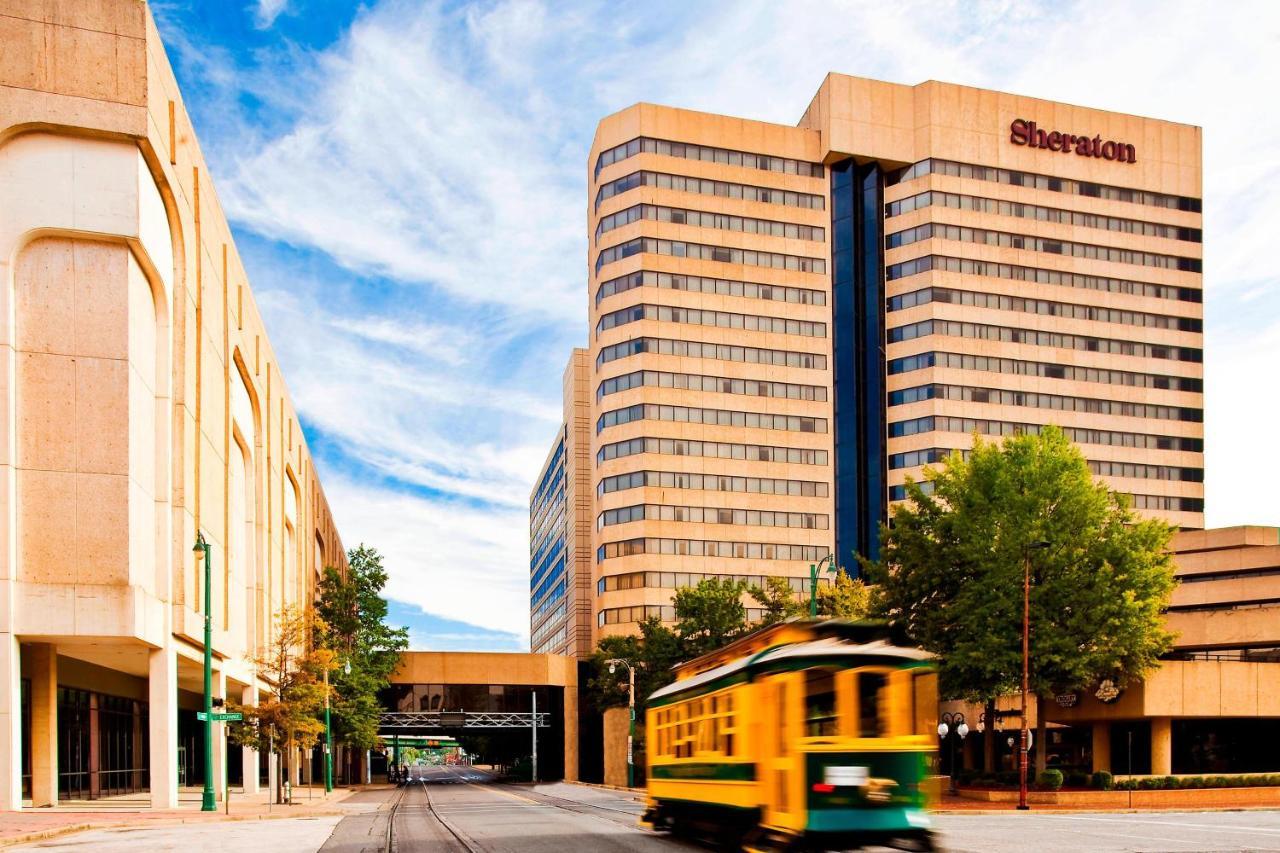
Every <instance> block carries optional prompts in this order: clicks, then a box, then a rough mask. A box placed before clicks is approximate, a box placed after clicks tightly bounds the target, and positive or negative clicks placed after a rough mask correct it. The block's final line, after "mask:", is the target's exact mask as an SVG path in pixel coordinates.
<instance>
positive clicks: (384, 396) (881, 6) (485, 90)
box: [152, 0, 1280, 650]
mask: <svg viewBox="0 0 1280 853" xmlns="http://www.w3.org/2000/svg"><path fill="white" fill-rule="evenodd" d="M152 8H153V11H154V13H155V16H156V19H157V23H158V25H159V28H160V32H161V35H162V36H163V38H164V40H165V43H166V45H167V47H168V51H169V56H170V60H171V61H172V63H173V65H174V69H175V71H176V73H177V76H178V81H179V83H180V85H181V87H182V90H183V96H184V98H185V100H186V103H187V109H188V111H189V112H190V113H191V116H192V118H193V120H194V123H195V127H196V131H197V135H198V137H199V139H200V141H201V145H202V147H203V149H204V153H205V156H206V159H207V160H208V162H209V164H210V168H211V171H212V175H213V179H214V183H215V185H216V187H217V189H218V193H219V196H220V198H221V201H222V203H223V206H224V208H225V209H226V212H227V215H228V217H229V218H230V220H231V224H232V228H233V230H234V232H235V235H236V241H237V244H238V246H239V249H240V252H241V255H242V257H243V259H244V263H245V267H246V269H247V271H248V274H249V278H250V283H251V286H252V288H253V290H254V293H255V294H256V296H257V300H258V304H259V306H260V308H261V311H262V314H263V317H264V318H265V321H266V325H267V329H268V332H269V334H270V336H271V340H272V344H273V346H274V348H275V351H276V352H277V354H278V356H279V358H280V361H281V367H282V370H283V374H284V377H285V380H286V382H287V384H288V386H289V389H290V392H291V393H292V396H293V399H294V401H295V403H296V404H297V406H298V409H299V411H300V415H301V419H302V424H303V428H304V430H305V432H306V436H307V440H308V443H309V445H310V447H311V449H312V451H313V454H314V456H315V457H316V460H317V469H318V471H319V474H320V477H321V482H322V484H323V486H324V488H325V492H326V494H327V496H328V498H329V503H330V505H331V507H332V509H333V512H334V515H335V516H336V520H337V524H338V529H339V531H340V532H341V535H342V537H343V540H344V543H345V544H346V545H347V546H348V547H352V546H354V545H356V544H358V543H361V542H363V543H366V544H369V545H372V546H374V547H376V548H378V549H379V550H380V551H381V552H382V554H383V555H384V557H385V558H386V565H387V568H388V571H389V572H390V576H391V579H390V581H389V583H388V586H387V590H386V592H387V594H388V596H389V597H390V598H391V600H392V611H391V615H392V618H393V620H395V621H397V623H398V624H405V625H408V626H409V628H410V632H411V643H412V646H413V647H414V648H424V649H427V648H429V649H479V650H520V649H526V648H527V645H528V631H529V625H528V496H529V492H530V490H531V488H532V485H533V480H534V478H535V477H536V476H537V474H538V471H539V469H540V467H541V465H542V463H543V461H544V459H545V457H546V454H547V451H548V450H549V448H550V445H551V441H552V439H553V437H554V435H555V431H556V429H557V428H558V426H559V423H560V411H561V408H560V384H561V375H562V372H563V370H564V367H565V364H566V361H567V359H568V356H569V350H570V348H571V347H573V346H585V345H586V343H587V340H586V338H587V327H586V315H587V290H586V282H587V266H586V265H587V254H586V253H587V235H586V227H585V226H586V217H587V197H586V178H587V151H588V149H589V147H590V144H591V138H592V135H593V133H594V130H595V125H596V123H597V122H598V121H599V120H600V119H601V118H602V117H603V116H606V115H608V114H610V113H613V112H616V111H618V110H620V109H623V108H625V107H627V106H629V105H631V104H633V103H635V102H637V101H649V102H654V103H662V104H669V105H672V106H679V107H686V108H690V109H697V110H705V111H710V112H717V113H725V114H730V115H737V116H743V117H746V118H751V119H758V120H762V121H772V122H779V123H784V124H794V123H795V122H796V121H798V120H799V118H800V116H801V114H802V113H803V112H804V110H805V108H806V107H807V106H808V104H809V101H810V99H811V98H812V96H813V94H814V92H816V90H817V89H818V87H819V85H820V84H821V83H822V79H823V77H824V76H825V75H826V73H827V72H828V71H837V72H841V73H846V74H853V75H858V76H864V77H874V78H879V79H883V80H890V81H893V82H899V83H908V84H914V83H919V82H922V81H924V80H930V79H934V80H944V81H947V82H953V83H960V84H965V85H972V86H980V87H984V88H991V89H999V90H1002V91H1008V92H1014V93H1018V94H1026V95H1032V96H1035V97H1040V98H1046V99H1049V100H1056V101H1065V102H1068V103H1076V104H1083V105H1086V106H1090V107H1095V108H1099V109H1109V110H1116V111H1120V112H1126V113H1135V114H1138V115H1148V116H1155V117H1158V118H1162V119H1167V120H1171V121H1179V122H1185V123H1188V124H1195V125H1199V126H1201V127H1203V128H1204V200H1205V203H1204V220H1205V221H1204V232H1205V237H1204V241H1205V258H1206V261H1205V275H1204V283H1205V290H1206V300H1205V314H1206V344H1205V346H1206V355H1205V376H1206V381H1205V396H1206V403H1205V405H1206V409H1207V412H1206V426H1205V429H1206V468H1207V472H1206V521H1207V523H1208V524H1209V525H1210V526H1225V525H1232V524H1246V523H1253V524H1271V525H1280V502H1277V500H1276V497H1275V495H1276V490H1275V488H1274V486H1273V484H1274V483H1276V482H1278V481H1280V453H1277V452H1276V451H1275V450H1271V451H1268V450H1266V448H1267V447H1269V446H1270V444H1269V442H1274V441H1275V440H1276V434H1277V424H1278V423H1280V387H1278V383H1277V381H1276V375H1277V372H1278V369H1280V287H1277V286H1276V285H1277V277H1278V274H1277V265H1276V264H1275V262H1274V260H1273V259H1272V258H1271V256H1270V255H1269V254H1268V252H1264V251H1262V249H1264V248H1268V247H1274V245H1275V244H1273V243H1272V241H1273V240H1277V239H1278V238H1280V106H1278V105H1280V98H1277V97H1276V95H1275V93H1276V92H1277V91H1280V6H1277V5H1276V4H1275V3H1269V2H1259V3H1245V2H1238V3H1237V2H1233V3H1230V4H1222V3H1213V2H1189V0H1167V2H1161V3H1158V4H1156V3H1150V2H1146V3H1126V2H1119V1H1118V0H1112V2H1106V3H1099V2H1096V0H1087V1H1086V2H1073V0H1051V2H1047V3H1035V2H1023V1H1017V2H1014V1H1011V2H1001V0H994V2H985V3H984V2H975V3H946V2H932V3H924V2H910V0H906V2H903V1H902V0H900V1H899V2H894V3H884V2H831V3H817V2H807V0H792V2H786V3H779V2H776V0H736V2H709V0H704V2H698V3H688V2H664V0H650V2H646V3H617V2H609V3H606V2H580V3H574V2H566V1H565V0H560V2H537V0H504V1H503V2H484V3H472V4H465V3H430V2H428V3H423V2H402V1H401V0H385V2H367V3H363V4H359V5H357V4H354V3H347V2H340V0H257V2H243V0H219V2H215V3H209V2H205V0H153V2H152Z"/></svg>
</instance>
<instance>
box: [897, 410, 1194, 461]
mask: <svg viewBox="0 0 1280 853" xmlns="http://www.w3.org/2000/svg"><path fill="white" fill-rule="evenodd" d="M1043 428H1044V427H1043V426H1042V425H1041V424H1024V423H1014V422H1011V421H993V420H985V419H980V418H959V417H948V416H945V415H928V416H926V417H923V418H912V419H910V420H906V421H897V422H894V423H891V424H889V436H890V437H891V438H901V437H902V436H907V435H919V434H921V433H926V432H958V433H966V434H967V433H972V432H974V431H975V430H976V431H977V432H978V433H979V434H981V435H1021V434H1028V435H1037V434H1039V432H1040V430H1041V429H1043ZM1062 431H1063V432H1064V433H1065V434H1066V436H1067V438H1069V439H1071V440H1072V441H1074V442H1076V443H1077V444H1100V445H1104V446H1109V447H1138V448H1145V449H1147V450H1186V451H1190V452H1192V453H1203V452H1204V439H1202V438H1192V437H1190V436H1181V435H1149V434H1147V433H1135V432H1116V431H1112V430H1101V429H1085V428H1082V427H1062Z"/></svg>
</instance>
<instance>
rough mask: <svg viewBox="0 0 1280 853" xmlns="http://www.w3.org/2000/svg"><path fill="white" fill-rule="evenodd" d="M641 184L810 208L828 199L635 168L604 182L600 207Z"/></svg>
mask: <svg viewBox="0 0 1280 853" xmlns="http://www.w3.org/2000/svg"><path fill="white" fill-rule="evenodd" d="M637 187H655V188H657V189H660V190H675V191H676V192H685V193H697V194H698V195H710V196H716V197H718V198H735V199H742V200H743V201H758V202H760V203H762V204H780V205H783V206H785V207H799V208H804V209H806V210H824V209H825V208H826V204H827V200H826V199H825V198H824V197H823V196H820V195H814V194H813V193H800V192H796V191H794V190H780V189H777V188H776V187H757V186H754V185H752V184H735V183H730V182H728V181H713V180H711V179H709V178H695V177H691V176H689V175H672V174H669V173H667V172H648V171H641V172H632V173H631V174H630V175H625V176H624V177H621V178H618V179H617V180H615V181H610V182H609V183H607V184H602V185H601V187H600V189H599V190H597V191H596V209H597V210H598V209H599V208H600V204H601V202H604V201H606V200H608V199H611V198H613V197H614V196H617V195H622V194H623V193H625V192H629V191H630V190H634V189H636V188H637Z"/></svg>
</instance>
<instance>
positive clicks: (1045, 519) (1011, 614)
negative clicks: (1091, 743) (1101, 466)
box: [863, 427, 1174, 765]
mask: <svg viewBox="0 0 1280 853" xmlns="http://www.w3.org/2000/svg"><path fill="white" fill-rule="evenodd" d="M925 483H926V484H928V485H930V486H931V490H926V489H925V488H924V487H922V485H921V484H918V483H914V482H911V481H908V483H907V500H906V502H905V503H903V504H899V505H898V506H897V507H895V508H894V513H893V524H892V525H891V526H888V527H885V528H884V529H883V531H882V535H881V536H882V543H883V546H882V551H881V559H880V561H879V562H874V563H872V562H864V564H863V565H864V567H865V569H866V572H867V575H868V577H869V578H870V579H872V580H873V582H874V583H875V584H876V589H875V596H876V608H877V609H878V610H879V611H880V612H881V613H882V615H884V616H885V617H886V618H888V619H889V620H890V621H891V622H893V623H895V625H896V626H897V627H899V628H901V629H903V630H905V633H906V634H907V635H908V636H909V637H911V638H912V639H913V640H914V641H915V642H916V643H918V644H919V645H920V646H921V647H923V648H925V649H927V650H929V651H931V652H934V653H935V654H937V655H939V657H940V662H939V676H940V678H939V684H940V690H941V693H942V695H943V696H946V697H951V698H964V699H969V700H974V701H980V702H986V703H987V705H988V710H989V711H992V710H994V699H995V697H997V696H999V695H1001V694H1005V693H1009V692H1013V691H1015V690H1018V689H1020V680H1021V668H1022V663H1021V661H1022V579H1023V570H1024V565H1029V566H1030V569H1031V574H1032V581H1031V620H1030V624H1031V654H1030V660H1031V666H1030V669H1031V687H1032V690H1033V691H1034V692H1035V693H1036V695H1037V696H1038V697H1044V696H1051V695H1053V694H1054V693H1055V692H1060V691H1064V690H1076V689H1083V688H1086V687H1088V686H1090V685H1092V684H1093V683H1096V682H1097V681H1098V680H1100V679H1103V678H1110V679H1112V680H1113V681H1115V682H1117V683H1118V684H1124V683H1126V682H1128V681H1130V680H1132V679H1136V678H1140V677H1141V676H1142V675H1143V674H1144V673H1146V672H1147V671H1148V670H1150V669H1151V668H1153V667H1155V666H1157V665H1158V659H1159V657H1160V655H1161V654H1163V653H1164V652H1165V651H1167V650H1168V649H1169V648H1170V647H1171V646H1172V639H1173V638H1172V635H1171V634H1170V633H1169V632H1168V631H1166V630H1165V628H1164V625H1163V619H1162V616H1161V614H1162V612H1163V610H1164V609H1165V607H1167V605H1168V603H1169V597H1170V595H1171V594H1172V591H1173V587H1174V579H1173V569H1172V562H1171V555H1170V554H1169V550H1168V545H1169V537H1170V535H1171V533H1172V529H1171V528H1170V526H1169V525H1168V524H1166V523H1164V522H1162V521H1158V520H1154V519H1140V518H1138V517H1136V516H1135V515H1134V514H1133V513H1132V511H1131V510H1130V509H1129V504H1128V500H1127V497H1126V496H1124V495H1120V494H1117V493H1115V492H1113V491H1111V490H1110V489H1108V488H1107V487H1106V486H1105V485H1104V484H1102V483H1098V482H1095V481H1094V479H1093V477H1092V475H1091V474H1090V472H1089V468H1088V464H1087V463H1086V461H1085V459H1084V457H1083V455H1082V454H1081V453H1080V451H1079V450H1077V449H1076V448H1075V447H1073V446H1072V445H1071V443H1070V441H1069V440H1068V439H1067V437H1066V435H1065V434H1064V433H1063V432H1062V431H1061V430H1060V429H1058V428H1056V427H1046V428H1045V429H1044V430H1043V431H1041V432H1040V434H1038V435H1018V436H1013V437H1010V438H1007V439H1005V441H1004V443H1003V444H1002V445H997V444H991V443H987V442H983V441H982V440H981V439H980V438H979V437H977V436H975V437H974V447H973V450H972V451H971V453H970V455H969V457H968V458H967V459H966V458H964V457H963V456H962V455H961V454H960V453H958V452H957V453H953V454H952V455H951V456H949V457H948V458H947V459H946V460H945V462H944V464H943V466H942V467H941V468H939V469H933V468H927V469H925ZM1038 543H1047V546H1045V547H1032V546H1033V544H1038ZM1042 710H1043V706H1042ZM1040 720H1041V721H1043V720H1044V715H1043V714H1041V715H1040ZM1040 734H1041V736H1040V737H1038V738H1037V742H1038V743H1044V738H1043V731H1042V732H1041V733H1040ZM1043 756H1044V750H1037V764H1038V765H1039V764H1041V763H1042V762H1043ZM988 761H990V754H988Z"/></svg>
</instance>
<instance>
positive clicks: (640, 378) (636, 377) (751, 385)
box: [596, 370, 827, 402]
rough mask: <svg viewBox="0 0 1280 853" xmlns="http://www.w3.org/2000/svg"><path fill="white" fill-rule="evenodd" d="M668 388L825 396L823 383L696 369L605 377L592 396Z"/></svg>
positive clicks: (749, 394)
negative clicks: (713, 373) (709, 373)
mask: <svg viewBox="0 0 1280 853" xmlns="http://www.w3.org/2000/svg"><path fill="white" fill-rule="evenodd" d="M642 387H654V388H672V389H675V390H679V391H709V392H713V393H717V394H739V395H743V396H747V397H775V398H778V399H784V400H815V401H819V402H821V401H824V400H826V399H827V388H826V386H825V385H798V384H796V383H793V382H765V381H763V380H759V379H730V378H728V377H724V376H703V375H700V374H697V373H667V372H665V371H661V370H637V371H635V372H634V373H624V374H622V375H621V376H614V377H612V378H610V379H605V380H603V381H602V382H601V383H600V386H599V387H598V388H597V389H596V399H597V400H600V399H602V398H604V397H607V396H609V395H610V394H617V393H620V392H622V391H628V390H630V389H632V388H642Z"/></svg>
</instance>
